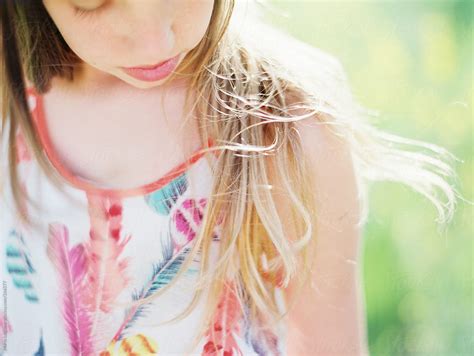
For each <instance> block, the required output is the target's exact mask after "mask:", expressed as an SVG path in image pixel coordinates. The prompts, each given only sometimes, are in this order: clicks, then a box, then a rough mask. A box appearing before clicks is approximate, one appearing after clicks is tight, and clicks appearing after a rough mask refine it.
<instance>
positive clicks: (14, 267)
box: [5, 229, 38, 303]
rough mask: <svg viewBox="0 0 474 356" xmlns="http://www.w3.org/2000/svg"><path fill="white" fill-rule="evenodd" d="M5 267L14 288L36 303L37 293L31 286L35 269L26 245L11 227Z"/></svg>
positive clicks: (29, 300)
mask: <svg viewBox="0 0 474 356" xmlns="http://www.w3.org/2000/svg"><path fill="white" fill-rule="evenodd" d="M5 253H6V268H7V271H8V273H9V274H10V276H11V278H12V281H13V284H14V286H15V287H16V288H18V289H20V290H22V291H23V293H24V296H25V298H26V300H27V301H28V302H30V303H38V294H37V293H36V290H35V288H34V286H33V282H32V276H33V275H35V274H36V271H35V269H34V267H33V265H32V263H31V260H30V257H29V253H28V250H27V246H26V244H25V241H24V239H23V236H22V235H21V233H19V232H18V231H17V230H15V229H12V230H10V233H9V234H8V240H7V245H6V248H5Z"/></svg>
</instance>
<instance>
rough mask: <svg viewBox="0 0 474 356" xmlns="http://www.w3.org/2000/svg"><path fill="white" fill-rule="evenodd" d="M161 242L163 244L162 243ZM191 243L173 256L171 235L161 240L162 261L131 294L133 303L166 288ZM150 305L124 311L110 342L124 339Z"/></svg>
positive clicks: (155, 265) (154, 266)
mask: <svg viewBox="0 0 474 356" xmlns="http://www.w3.org/2000/svg"><path fill="white" fill-rule="evenodd" d="M163 240H164V241H165V242H163ZM190 243H191V241H190V242H189V243H188V244H187V245H186V246H184V247H183V250H182V251H181V252H180V253H179V254H173V243H172V237H171V235H168V238H167V239H162V250H163V259H162V260H161V261H160V262H159V263H156V264H154V265H153V269H152V273H151V277H150V279H149V280H148V282H147V283H146V284H145V286H143V287H142V288H141V289H140V291H138V292H134V293H133V294H132V299H133V300H134V301H137V300H140V299H143V298H147V297H149V296H151V295H152V294H153V293H155V292H156V291H158V290H159V289H161V288H163V287H164V286H166V285H167V284H168V283H170V282H171V280H172V279H173V278H174V276H175V275H176V274H177V273H178V271H179V269H180V267H181V265H182V264H183V262H184V260H185V259H186V257H187V256H188V253H189V251H190V246H189V245H190ZM149 305H150V303H146V304H143V305H140V306H138V307H132V308H129V309H127V310H126V311H125V317H124V321H123V323H122V325H121V326H120V327H119V329H118V331H117V332H116V334H115V336H114V337H113V339H112V341H118V340H120V339H122V338H123V337H124V334H125V332H126V331H127V330H128V329H130V328H131V327H132V326H133V324H134V323H135V322H136V321H137V320H138V319H139V318H141V317H144V316H145V315H146V310H147V308H148V307H149Z"/></svg>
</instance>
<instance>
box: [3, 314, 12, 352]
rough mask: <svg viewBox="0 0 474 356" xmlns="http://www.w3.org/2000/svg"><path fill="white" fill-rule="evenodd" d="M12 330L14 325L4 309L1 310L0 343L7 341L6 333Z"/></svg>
mask: <svg viewBox="0 0 474 356" xmlns="http://www.w3.org/2000/svg"><path fill="white" fill-rule="evenodd" d="M9 332H12V326H11V325H10V322H9V321H8V318H7V316H6V315H5V313H4V312H3V311H0V344H1V345H3V344H4V341H5V335H6V334H8V333H9Z"/></svg>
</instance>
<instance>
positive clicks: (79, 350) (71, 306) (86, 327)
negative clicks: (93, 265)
mask: <svg viewBox="0 0 474 356" xmlns="http://www.w3.org/2000/svg"><path fill="white" fill-rule="evenodd" d="M47 255H48V257H49V258H50V260H51V262H52V263H53V264H54V265H55V267H56V270H57V271H58V274H59V283H60V290H61V292H62V295H61V299H62V300H61V302H62V315H63V318H64V321H65V324H66V330H67V334H68V337H69V342H70V345H71V352H72V354H73V355H92V354H93V344H92V341H91V319H90V315H89V313H88V311H87V309H86V306H85V305H84V302H83V300H84V291H85V288H84V287H85V285H84V283H85V278H84V277H85V274H86V261H85V254H84V247H83V246H82V244H78V245H76V246H74V247H73V248H71V249H70V248H69V232H68V229H67V227H66V226H65V225H63V224H60V223H50V224H49V236H48V245H47Z"/></svg>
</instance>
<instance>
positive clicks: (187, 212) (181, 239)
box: [171, 198, 222, 253]
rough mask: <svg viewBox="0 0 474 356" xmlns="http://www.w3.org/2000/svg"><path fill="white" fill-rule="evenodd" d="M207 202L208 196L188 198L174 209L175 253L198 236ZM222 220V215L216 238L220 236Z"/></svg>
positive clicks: (216, 230) (218, 223)
mask: <svg viewBox="0 0 474 356" xmlns="http://www.w3.org/2000/svg"><path fill="white" fill-rule="evenodd" d="M206 204H207V199H206V198H200V199H186V200H184V201H183V202H182V203H181V205H180V206H179V207H177V208H176V209H175V210H174V213H173V219H172V222H173V224H172V226H171V232H172V235H173V242H174V253H178V252H179V251H180V250H181V249H182V247H183V246H184V245H186V244H187V243H188V242H189V241H191V240H193V239H194V238H195V237H196V233H197V232H198V229H199V227H200V226H201V224H202V219H203V214H204V209H205V207H206ZM221 220H222V217H221V216H219V218H218V220H217V225H216V226H215V229H214V237H213V238H214V239H218V238H219V236H220V228H221V226H220V223H221Z"/></svg>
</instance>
